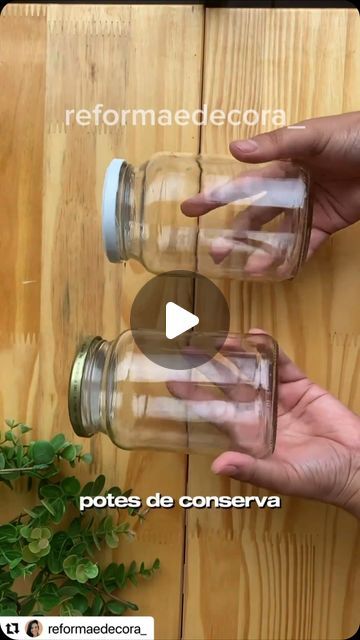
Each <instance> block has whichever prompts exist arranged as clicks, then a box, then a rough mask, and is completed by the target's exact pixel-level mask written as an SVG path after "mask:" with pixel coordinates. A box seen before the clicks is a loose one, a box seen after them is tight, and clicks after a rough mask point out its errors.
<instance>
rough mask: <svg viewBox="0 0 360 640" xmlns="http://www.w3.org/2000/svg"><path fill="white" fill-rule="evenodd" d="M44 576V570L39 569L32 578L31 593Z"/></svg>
mask: <svg viewBox="0 0 360 640" xmlns="http://www.w3.org/2000/svg"><path fill="white" fill-rule="evenodd" d="M44 577H45V572H44V571H40V572H39V573H38V574H37V576H36V578H34V580H33V583H32V585H31V593H34V591H36V590H37V589H38V588H39V587H40V585H41V584H42V582H43V580H44Z"/></svg>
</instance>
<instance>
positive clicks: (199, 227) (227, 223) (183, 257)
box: [103, 153, 311, 280]
mask: <svg viewBox="0 0 360 640" xmlns="http://www.w3.org/2000/svg"><path fill="white" fill-rule="evenodd" d="M204 214H206V215H204ZM310 229H311V207H310V206H309V197H308V178H307V175H306V173H305V171H304V170H303V169H302V168H301V167H299V166H298V165H295V164H293V163H292V162H290V161H289V162H287V161H282V162H273V163H267V164H261V165H255V166H254V165H249V164H245V163H240V162H238V161H237V160H235V159H234V158H232V157H231V156H229V157H207V156H194V155H190V154H182V153H158V154H156V155H154V156H153V157H152V158H151V159H150V160H149V161H147V162H145V163H144V164H142V165H141V166H140V167H138V168H136V167H133V166H132V165H131V164H129V163H128V162H126V161H125V160H119V159H114V160H112V162H111V163H110V165H109V167H108V169H107V172H106V176H105V181H104V188H103V236H104V243H105V249H106V253H107V256H108V258H109V259H110V261H112V262H121V261H125V260H128V259H129V258H135V259H136V260H138V261H140V262H141V263H142V264H143V265H144V266H145V267H146V269H147V270H148V271H150V272H153V273H156V274H159V273H165V272H167V271H173V270H175V269H181V270H184V271H195V272H197V273H201V274H202V275H204V276H208V277H210V278H231V279H239V280H284V279H287V278H292V277H293V276H294V275H295V274H296V273H297V271H298V270H299V267H300V265H301V264H302V262H303V261H304V259H305V258H306V255H307V250H308V244H309V235H310Z"/></svg>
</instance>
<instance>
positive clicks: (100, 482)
mask: <svg viewBox="0 0 360 640" xmlns="http://www.w3.org/2000/svg"><path fill="white" fill-rule="evenodd" d="M104 486H105V476H104V475H100V476H98V477H97V478H96V480H95V481H94V486H93V493H92V495H93V496H99V495H100V494H101V492H102V490H103V488H104Z"/></svg>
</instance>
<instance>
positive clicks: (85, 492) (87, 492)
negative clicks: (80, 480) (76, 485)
mask: <svg viewBox="0 0 360 640" xmlns="http://www.w3.org/2000/svg"><path fill="white" fill-rule="evenodd" d="M93 486H94V483H93V482H87V483H86V484H84V486H83V488H82V489H81V492H80V495H81V496H92V495H93Z"/></svg>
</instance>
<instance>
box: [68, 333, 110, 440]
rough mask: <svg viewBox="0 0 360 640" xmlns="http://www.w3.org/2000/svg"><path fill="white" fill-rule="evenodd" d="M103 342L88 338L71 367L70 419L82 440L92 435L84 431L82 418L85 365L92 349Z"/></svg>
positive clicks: (98, 339)
mask: <svg viewBox="0 0 360 640" xmlns="http://www.w3.org/2000/svg"><path fill="white" fill-rule="evenodd" d="M101 340H102V338H101V337H100V336H91V337H89V338H86V340H84V342H83V343H82V345H81V347H80V348H79V350H78V352H77V354H76V356H75V359H74V361H73V364H72V367H71V373H70V380H69V390H68V409H69V418H70V422H71V425H72V428H73V429H74V431H75V433H76V435H78V436H80V437H81V438H84V437H85V438H88V437H90V435H91V434H89V433H88V432H87V431H86V430H85V429H84V425H83V422H82V416H81V387H82V381H83V374H84V369H85V364H86V360H87V358H88V355H89V353H90V351H91V348H92V347H93V346H94V344H96V343H98V342H99V341H101Z"/></svg>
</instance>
